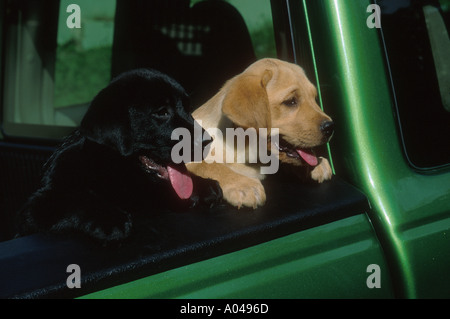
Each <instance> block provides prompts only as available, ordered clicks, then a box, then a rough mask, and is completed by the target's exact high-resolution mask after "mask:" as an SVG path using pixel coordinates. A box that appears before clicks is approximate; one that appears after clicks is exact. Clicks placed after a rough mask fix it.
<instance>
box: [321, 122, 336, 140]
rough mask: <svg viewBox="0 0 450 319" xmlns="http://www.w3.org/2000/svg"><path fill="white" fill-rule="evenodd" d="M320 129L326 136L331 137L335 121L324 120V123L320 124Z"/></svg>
mask: <svg viewBox="0 0 450 319" xmlns="http://www.w3.org/2000/svg"><path fill="white" fill-rule="evenodd" d="M320 130H321V131H322V133H323V135H324V136H325V137H327V138H330V137H331V136H332V135H333V133H334V123H333V121H323V122H322V124H320Z"/></svg>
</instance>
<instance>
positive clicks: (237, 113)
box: [222, 70, 272, 129]
mask: <svg viewBox="0 0 450 319" xmlns="http://www.w3.org/2000/svg"><path fill="white" fill-rule="evenodd" d="M271 78H272V71H270V70H265V71H264V73H263V75H262V76H261V75H248V74H245V73H243V74H241V75H239V76H237V77H235V78H234V79H232V80H231V81H232V82H230V84H229V85H230V87H229V88H228V92H227V93H226V95H225V98H224V100H223V103H222V112H223V113H224V114H225V115H226V116H227V117H228V118H229V119H230V120H231V121H232V122H233V123H235V124H236V125H238V126H241V127H243V128H249V127H253V128H256V129H258V128H267V129H270V128H271V120H270V108H269V98H268V96H267V92H266V85H267V83H268V82H269V81H270V79H271Z"/></svg>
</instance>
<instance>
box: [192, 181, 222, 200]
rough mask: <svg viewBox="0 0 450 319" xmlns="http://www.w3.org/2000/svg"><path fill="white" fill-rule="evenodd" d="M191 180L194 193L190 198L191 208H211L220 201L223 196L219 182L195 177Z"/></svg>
mask: <svg viewBox="0 0 450 319" xmlns="http://www.w3.org/2000/svg"><path fill="white" fill-rule="evenodd" d="M192 179H193V183H194V191H193V194H192V196H191V198H190V201H191V207H195V206H199V205H202V206H206V207H209V208H211V207H213V206H215V205H217V204H219V203H220V202H221V201H222V198H223V195H222V189H221V188H220V186H219V182H217V181H215V180H212V179H205V178H201V177H198V176H195V175H194V176H192Z"/></svg>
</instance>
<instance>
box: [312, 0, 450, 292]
mask: <svg viewBox="0 0 450 319" xmlns="http://www.w3.org/2000/svg"><path fill="white" fill-rule="evenodd" d="M370 3H371V1H364V0H361V1H347V0H314V1H306V10H307V12H308V15H309V28H310V33H311V40H312V42H311V44H312V45H313V48H314V53H315V61H316V67H317V70H316V71H317V75H318V82H319V83H320V86H321V88H322V90H321V93H322V101H323V103H324V108H325V110H326V111H327V113H329V114H331V115H332V117H333V118H334V120H335V122H336V124H337V131H336V134H335V136H334V137H333V140H332V142H331V152H332V154H333V162H334V167H335V169H336V173H337V174H339V175H340V176H344V177H345V178H346V179H347V180H349V181H350V182H352V183H353V184H354V185H356V186H358V187H359V188H360V189H362V190H363V191H364V192H365V193H366V195H367V196H368V197H369V199H370V202H371V205H372V208H373V209H372V211H371V212H369V216H370V218H371V220H372V222H373V224H374V226H375V229H376V232H377V234H378V236H379V237H380V241H381V242H382V244H383V247H384V249H385V251H386V253H387V257H388V262H389V265H390V267H391V269H392V271H393V280H394V284H395V287H396V291H397V295H398V296H400V297H409V298H415V297H418V298H420V297H449V296H450V288H449V287H450V272H449V271H448V269H450V267H449V266H450V249H449V247H450V170H449V169H448V168H446V169H440V170H435V171H431V172H421V171H417V170H414V169H413V168H412V167H411V166H410V165H408V163H407V161H406V159H405V156H404V153H403V148H402V144H401V140H400V136H399V133H398V126H397V121H396V118H395V115H394V111H393V108H394V100H393V97H392V94H391V84H390V79H389V74H388V69H387V64H386V62H385V56H384V49H383V47H382V44H381V42H380V37H379V30H377V29H370V28H368V27H367V25H366V20H367V17H368V16H369V14H370V13H367V11H366V9H367V6H368V5H369V4H370ZM418 129H420V128H418ZM443 147H445V146H444V145H443Z"/></svg>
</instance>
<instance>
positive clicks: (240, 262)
mask: <svg viewBox="0 0 450 319" xmlns="http://www.w3.org/2000/svg"><path fill="white" fill-rule="evenodd" d="M371 264H377V265H379V266H380V280H381V288H372V289H370V288H368V286H367V284H366V281H367V278H368V277H369V276H370V275H371V274H372V273H371V272H367V266H368V265H371ZM390 297H393V289H392V286H391V280H390V274H389V271H388V266H387V265H386V263H385V261H384V256H383V251H382V249H381V246H380V244H379V242H378V240H377V239H376V236H375V234H374V232H373V229H372V226H371V224H370V222H369V220H368V219H367V217H366V215H365V214H360V215H356V216H353V217H349V218H346V219H342V220H339V221H336V222H333V223H329V224H325V225H322V226H319V227H316V228H313V229H308V230H305V231H302V232H298V233H294V234H291V235H289V236H286V237H282V238H279V239H276V240H272V241H269V242H266V243H263V244H260V245H256V246H253V247H250V248H247V249H243V250H240V251H236V252H233V253H230V254H227V255H223V256H219V257H216V258H212V259H209V260H206V261H202V262H199V263H195V264H191V265H187V266H184V267H180V268H176V269H173V270H169V271H166V272H163V273H159V274H156V275H153V276H150V277H146V278H143V279H139V280H136V281H132V282H129V283H126V284H123V285H119V286H116V287H112V288H109V289H106V290H103V291H98V292H95V293H92V294H89V295H86V296H83V297H82V298H390Z"/></svg>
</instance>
